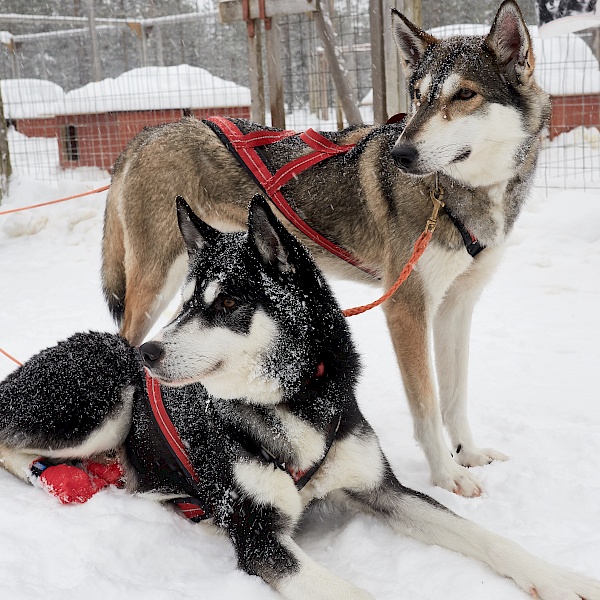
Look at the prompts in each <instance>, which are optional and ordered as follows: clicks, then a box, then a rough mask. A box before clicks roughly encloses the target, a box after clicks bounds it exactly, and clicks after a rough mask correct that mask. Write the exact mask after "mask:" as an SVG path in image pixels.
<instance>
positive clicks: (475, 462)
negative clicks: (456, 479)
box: [454, 445, 509, 467]
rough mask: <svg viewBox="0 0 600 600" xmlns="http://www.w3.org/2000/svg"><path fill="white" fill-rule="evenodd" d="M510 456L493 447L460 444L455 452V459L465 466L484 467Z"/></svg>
mask: <svg viewBox="0 0 600 600" xmlns="http://www.w3.org/2000/svg"><path fill="white" fill-rule="evenodd" d="M508 458H509V457H508V456H506V454H502V452H498V450H494V449H493V448H476V447H475V446H473V447H471V448H468V447H466V446H463V445H459V446H458V447H457V448H456V450H455V452H454V460H455V461H456V462H457V463H458V464H459V465H462V466H463V467H483V466H484V465H489V464H490V463H491V462H493V461H495V460H500V461H505V460H508Z"/></svg>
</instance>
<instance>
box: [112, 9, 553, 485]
mask: <svg viewBox="0 0 600 600" xmlns="http://www.w3.org/2000/svg"><path fill="white" fill-rule="evenodd" d="M392 20H393V24H392V27H393V31H394V35H395V39H396V42H397V46H398V49H399V52H400V55H401V57H402V59H403V63H404V67H405V71H406V74H407V79H408V81H409V92H410V95H411V97H412V99H413V103H412V109H411V114H410V116H409V118H408V119H406V120H405V121H403V122H401V123H399V124H392V125H383V126H369V127H367V126H360V127H351V128H349V129H346V130H344V131H341V132H337V133H329V134H324V135H326V136H327V137H329V138H330V139H332V140H334V141H335V142H337V143H339V144H352V143H355V144H356V147H355V148H354V149H353V150H352V151H350V152H349V153H348V154H346V155H344V156H335V157H331V158H329V159H328V160H326V161H324V162H323V163H320V164H319V165H317V166H314V167H312V168H311V169H310V170H309V171H307V172H306V173H303V174H302V175H300V176H299V177H297V178H294V179H292V180H291V181H290V182H289V183H287V184H286V185H285V186H284V189H283V191H284V193H285V194H286V198H287V199H288V201H289V202H290V204H291V205H292V206H293V207H295V209H296V210H297V211H298V212H299V214H300V215H301V216H303V218H305V220H306V221H307V222H308V224H309V225H310V226H311V227H312V228H313V229H315V230H317V231H319V232H321V233H323V234H324V235H325V236H326V237H327V238H329V239H330V240H332V241H334V242H336V243H337V244H339V245H341V246H342V247H343V248H345V249H347V250H348V251H349V252H351V253H352V254H354V255H355V256H356V257H358V259H359V260H360V262H361V263H362V265H364V266H365V267H367V268H368V269H370V270H371V271H374V272H376V273H378V274H379V276H380V281H379V282H376V281H375V280H374V279H369V277H368V276H366V275H365V274H364V273H363V272H362V271H360V270H359V269H356V268H354V267H350V266H349V265H347V264H346V263H343V261H341V260H340V259H337V258H335V257H334V256H332V255H330V254H328V253H327V252H325V251H324V250H323V249H321V248H319V247H317V246H316V245H315V244H314V243H312V242H310V241H308V240H306V239H305V238H303V237H301V239H302V240H303V242H305V244H307V245H308V246H309V248H310V250H311V251H312V252H313V255H314V256H315V257H316V259H317V261H318V263H319V265H320V266H321V267H322V268H323V269H324V270H325V272H326V273H328V274H333V275H336V276H342V277H346V278H351V279H356V280H361V281H370V282H371V283H379V284H380V285H382V286H383V288H384V289H388V288H389V287H390V286H391V285H392V283H393V282H394V281H395V280H396V278H397V277H398V275H399V273H400V271H401V270H402V268H403V266H404V264H405V263H406V261H407V260H408V258H409V256H410V255H411V252H412V248H413V244H414V242H415V241H416V239H417V238H418V237H419V234H420V233H421V232H422V231H423V229H424V227H425V223H426V221H427V219H428V217H429V215H430V213H431V208H432V204H431V201H430V192H431V191H432V189H434V187H435V183H434V182H435V178H434V173H437V174H438V175H439V181H440V183H441V185H442V186H443V188H444V190H445V195H444V201H445V202H446V206H447V207H448V209H450V210H451V211H452V213H453V214H454V215H455V216H456V217H457V218H458V219H460V221H462V223H463V224H464V225H465V227H466V228H467V229H468V230H469V231H470V232H472V233H473V234H474V235H475V236H476V237H477V238H478V239H479V240H480V242H481V243H482V244H484V245H485V246H486V249H485V250H484V251H483V252H481V253H480V254H479V255H477V256H476V257H475V258H474V259H473V258H471V256H469V254H468V253H467V252H466V250H465V247H464V244H463V240H462V238H461V235H460V233H459V232H458V230H457V228H456V227H455V225H454V224H453V222H452V221H451V220H450V218H449V217H448V215H447V214H446V213H444V212H442V213H441V215H440V218H439V221H438V228H437V230H436V231H435V234H434V237H433V240H432V242H431V244H430V245H429V247H428V249H427V251H426V252H425V254H424V255H423V257H422V258H421V260H420V261H419V264H418V266H417V269H416V270H415V271H414V272H413V273H412V275H411V276H410V277H409V279H408V280H407V282H406V283H404V284H403V285H402V286H401V287H400V289H399V290H398V291H397V292H396V294H395V295H394V297H393V298H392V299H391V300H390V301H388V302H386V303H385V304H384V305H383V310H384V312H385V315H386V318H387V322H388V325H389V330H390V334H391V337H392V340H393V344H394V349H395V352H396V355H397V358H398V364H399V366H400V370H401V373H402V377H403V381H404V387H405V391H406V395H407V398H408V402H409V405H410V409H411V413H412V415H413V420H414V430H415V437H416V439H417V441H418V443H419V444H420V446H421V447H422V449H423V451H424V453H425V455H426V457H427V460H428V462H429V466H430V469H431V477H432V481H433V483H434V484H435V485H439V486H441V487H444V488H446V489H448V490H451V491H454V492H456V493H459V494H462V495H464V496H477V495H479V494H480V493H481V491H482V486H481V485H480V483H479V482H478V481H477V479H476V478H475V477H474V476H473V475H472V474H471V473H470V472H469V470H468V469H467V468H466V467H472V466H478V465H484V464H487V463H489V462H491V461H492V460H504V459H505V458H506V457H505V456H504V455H503V454H502V453H500V452H498V451H496V450H494V449H491V448H482V447H479V446H478V445H476V443H475V440H474V438H473V435H472V432H471V429H470V426H469V422H468V418H467V370H468V354H469V335H470V325H471V315H472V311H473V307H474V305H475V303H476V301H477V299H478V297H479V296H480V294H481V291H482V289H483V287H484V286H485V284H486V282H487V281H488V280H489V279H490V277H491V276H492V274H493V272H494V270H495V269H496V266H497V265H498V263H499V261H500V258H501V256H502V253H503V249H504V247H505V245H506V240H507V237H508V235H509V234H510V232H511V230H512V229H513V226H514V224H515V221H516V219H517V217H518V215H519V212H520V210H521V208H522V206H523V204H524V202H525V200H526V198H527V195H528V192H529V189H530V187H531V181H532V176H533V173H534V170H535V166H536V161H537V156H538V151H539V145H540V136H541V132H542V130H543V128H544V126H545V124H546V122H547V120H548V117H549V110H550V109H549V107H550V104H549V100H548V97H547V95H546V94H545V93H544V92H543V91H542V90H541V89H540V88H539V87H538V85H537V83H536V82H535V79H534V75H533V70H534V64H535V62H534V56H533V52H532V43H531V40H530V37H529V33H528V31H527V28H526V25H525V23H524V21H523V18H522V15H521V13H520V10H519V8H518V6H517V5H516V4H515V2H513V0H507V1H505V2H504V3H503V4H502V5H501V7H500V9H499V11H498V13H497V15H496V18H495V20H494V23H493V25H492V28H491V31H490V33H489V35H487V36H481V37H467V36H457V37H452V38H450V39H447V40H437V39H435V38H434V37H432V36H430V35H429V34H427V33H425V32H423V31H421V30H419V29H418V28H416V27H415V26H414V25H413V24H411V23H410V22H409V21H408V20H407V19H406V18H405V17H404V16H402V15H401V14H400V13H398V12H396V11H393V12H392ZM237 122H238V124H240V125H241V126H243V127H245V128H246V129H252V128H258V127H259V126H254V125H252V124H249V123H247V122H243V121H237ZM263 151H264V152H265V154H267V155H268V158H269V160H270V161H271V162H272V164H273V166H274V167H275V168H279V167H280V166H281V165H282V164H284V163H286V162H287V161H288V160H290V159H292V158H294V157H296V156H299V155H301V154H303V153H305V152H306V151H307V149H306V147H305V146H303V144H301V143H298V141H297V140H296V139H295V138H293V139H289V140H285V141H282V142H279V143H278V144H275V145H273V146H272V147H271V146H270V147H267V148H264V149H263ZM257 191H259V190H258V189H257V186H256V185H255V184H254V183H253V181H252V180H251V179H250V177H249V176H248V175H247V174H246V173H245V171H244V170H243V169H242V168H241V167H240V166H239V165H238V163H237V162H236V160H235V158H234V157H233V156H232V155H231V154H230V153H229V152H228V151H227V150H226V148H225V147H224V146H223V144H222V143H221V141H219V139H218V138H217V136H216V135H215V134H214V133H213V131H212V130H211V129H210V128H209V127H208V126H207V125H205V124H204V123H202V122H200V121H197V120H195V119H183V120H181V121H180V122H178V123H173V124H168V125H164V126H159V127H155V128H149V129H146V130H144V131H143V132H142V133H140V134H139V135H138V136H137V137H136V138H134V139H133V140H132V141H131V142H130V144H129V145H128V146H127V148H126V149H125V150H124V151H123V153H122V154H121V156H120V157H119V159H118V161H117V163H116V165H115V168H114V173H113V178H112V184H111V188H110V192H109V195H108V202H107V207H106V216H105V226H104V237H103V264H102V279H103V288H104V293H105V296H106V300H107V302H108V304H109V307H110V309H111V311H112V313H113V315H114V316H115V318H116V320H117V321H118V323H119V324H120V325H121V333H122V334H123V335H124V336H125V338H126V339H128V340H129V341H130V342H131V343H132V344H136V345H137V344H140V343H141V342H142V341H143V340H144V338H145V336H146V335H147V333H148V332H149V330H150V328H151V326H152V325H153V324H154V323H155V321H156V319H157V318H158V316H159V315H160V313H161V312H162V310H164V308H165V306H166V305H167V303H168V302H169V300H170V299H171V298H172V296H173V295H174V293H175V291H176V290H177V288H178V286H179V285H180V284H181V281H182V279H183V277H184V274H185V262H186V260H187V257H186V253H185V249H184V245H183V243H182V242H181V238H180V236H179V233H178V231H177V223H176V216H175V211H174V210H173V207H172V204H171V202H170V200H169V199H170V198H172V197H173V195H174V194H179V195H182V196H184V197H185V198H186V199H188V201H189V202H190V205H191V206H192V208H193V209H194V211H195V212H196V213H197V214H199V215H200V216H201V217H202V219H203V220H205V221H206V222H208V223H210V224H211V225H212V226H214V227H216V228H219V229H221V230H223V231H234V230H238V229H242V228H243V227H244V226H245V219H246V216H245V213H246V202H247V198H249V197H251V196H252V195H253V194H255V193H256V192H257ZM284 222H285V220H284ZM287 226H289V227H290V228H291V227H292V226H291V225H290V224H287ZM431 338H433V341H434V343H435V367H436V370H437V384H438V385H437V386H436V374H435V372H434V364H433V363H434V359H433V356H434V354H433V348H432V341H431ZM438 386H439V388H438ZM438 395H439V401H438ZM444 426H445V428H446V430H447V433H448V436H449V438H450V442H451V446H452V453H453V455H454V456H452V454H451V453H450V452H449V450H448V446H447V443H446V440H445V437H444V431H443V428H444Z"/></svg>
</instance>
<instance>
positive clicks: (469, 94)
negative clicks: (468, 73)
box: [454, 88, 477, 100]
mask: <svg viewBox="0 0 600 600" xmlns="http://www.w3.org/2000/svg"><path fill="white" fill-rule="evenodd" d="M475 96H477V92H474V91H473V90H470V89H469V88H460V90H458V92H456V94H454V100H470V99H471V98H474V97H475Z"/></svg>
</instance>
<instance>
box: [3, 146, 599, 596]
mask: <svg viewBox="0 0 600 600" xmlns="http://www.w3.org/2000/svg"><path fill="white" fill-rule="evenodd" d="M546 152H547V151H546ZM17 173H18V171H17ZM79 176H80V179H82V180H80V181H77V180H71V179H70V180H63V181H60V182H59V183H57V184H54V185H51V184H48V183H41V182H39V181H36V180H35V179H33V178H31V177H26V176H23V175H19V174H17V175H16V176H15V178H14V179H13V181H12V185H11V190H10V194H9V196H8V197H7V198H5V199H4V201H3V204H2V206H1V207H0V210H8V209H11V208H16V207H20V206H27V205H30V204H34V203H39V202H44V201H47V200H52V199H55V198H61V197H64V196H68V195H71V194H75V193H78V192H81V191H86V190H90V189H94V188H96V187H100V186H102V185H105V184H106V183H108V180H107V179H105V178H101V177H99V176H98V175H97V173H96V172H94V171H81V172H80V174H79ZM86 177H88V180H85V178H86ZM565 177H566V176H565ZM566 183H567V185H566V187H565V191H562V190H559V191H557V190H554V189H551V190H548V191H546V190H545V189H542V188H537V189H536V190H535V191H534V193H533V195H532V198H531V199H530V201H529V203H528V205H527V208H526V210H525V212H524V214H523V215H522V217H521V219H520V221H519V222H518V225H517V227H516V231H515V232H514V235H513V236H512V241H511V243H510V245H509V247H508V249H507V252H506V258H505V261H504V262H503V263H502V265H501V267H500V270H499V272H498V274H497V275H496V277H495V278H494V280H493V281H492V283H491V284H490V285H489V286H488V288H487V289H486V290H485V292H484V294H483V297H482V299H481V301H480V303H479V305H478V307H477V310H476V313H475V317H474V323H473V329H472V343H471V364H470V394H469V396H470V416H471V422H472V426H473V429H474V431H475V435H476V440H477V441H478V442H479V443H480V444H481V445H489V446H492V447H495V448H497V449H498V450H500V451H503V452H505V453H507V454H508V455H509V456H510V457H511V460H509V461H508V462H506V463H494V464H491V465H489V466H486V467H480V468H476V469H474V471H475V474H476V476H477V477H478V478H479V479H480V480H481V481H482V482H483V484H484V486H485V488H486V494H485V495H484V496H483V497H482V498H479V499H464V498H460V497H457V496H454V495H452V494H450V493H449V492H446V491H445V490H442V489H439V488H433V487H432V486H431V485H430V483H429V470H428V467H427V464H426V461H425V458H424V455H423V453H422V451H421V450H420V449H419V448H418V447H417V446H416V444H415V442H414V438H413V435H412V420H411V416H410V414H409V410H408V407H407V404H406V401H405V399H404V396H403V392H402V384H401V381H400V377H399V374H398V368H397V365H396V361H395V358H394V353H393V349H392V346H391V343H390V340H389V336H388V333H387V330H386V327H385V322H384V318H383V315H382V313H381V309H376V310H374V311H371V312H370V313H367V314H365V315H362V316H357V317H352V319H351V321H350V323H351V327H352V329H353V332H354V335H355V338H356V341H357V344H358V348H359V351H360V352H361V355H362V358H363V362H364V373H363V376H362V379H361V383H360V386H359V390H358V397H359V402H360V404H361V407H362V409H363V411H364V413H365V415H366V416H367V418H368V419H369V420H370V422H371V424H372V425H373V427H374V428H375V430H376V431H377V432H378V434H379V436H380V439H381V444H382V447H383V449H384V451H385V452H386V454H387V456H388V458H389V460H390V462H391V464H392V467H393V468H394V470H395V472H396V473H397V475H398V476H399V478H400V479H401V481H402V482H403V483H404V484H406V485H409V486H411V487H414V488H416V489H418V490H421V491H423V492H426V493H428V494H430V495H432V496H434V497H435V498H436V499H437V500H439V501H440V502H443V503H444V504H446V505H447V506H449V507H450V508H452V509H453V510H455V511H456V512H458V513H459V514H461V515H463V516H465V517H467V518H469V519H472V520H474V521H476V522H478V523H480V524H482V525H484V526H486V527H488V528H490V529H493V530H494V531H496V532H498V533H501V534H503V535H505V536H507V537H509V538H511V539H513V540H515V541H518V542H519V543H521V544H522V545H523V546H525V547H526V548H527V549H529V550H530V551H532V552H534V553H536V554H538V555H539V556H542V557H544V558H545V559H547V560H550V561H552V562H554V563H557V564H560V565H562V566H566V567H570V568H573V569H578V570H580V571H582V572H584V573H586V574H588V575H590V576H593V577H596V578H600V560H599V558H600V553H599V548H600V503H599V502H598V498H599V497H600V469H599V468H598V456H600V435H598V432H599V431H600V402H599V400H600V380H599V379H598V377H597V373H598V366H599V365H600V350H599V344H598V338H599V336H600V324H599V321H598V318H597V307H598V306H599V305H600V277H599V275H600V233H599V232H598V228H597V223H598V222H600V191H599V190H597V189H596V190H593V191H587V192H586V191H580V190H578V191H569V187H568V181H567V182H566ZM104 200H105V193H103V194H97V195H93V196H88V197H85V198H82V199H79V200H74V201H71V202H66V203H62V204H57V205H54V206H51V207H47V208H40V209H36V210H33V211H28V212H23V213H17V214H12V215H8V216H0V274H1V278H2V285H1V286H0V303H1V306H2V307H3V310H2V311H1V312H0V332H2V335H1V336H0V347H1V348H3V349H4V350H6V351H7V352H9V353H11V354H12V355H13V356H15V357H17V358H19V359H20V360H26V359H27V358H28V357H30V356H31V355H32V354H34V353H36V352H38V351H39V350H41V349H42V348H44V347H47V346H49V345H52V344H54V343H55V342H56V341H57V340H59V339H64V338H65V337H67V336H69V335H70V334H71V333H73V332H75V331H86V330H89V329H95V330H108V331H114V330H115V327H114V325H113V323H112V321H111V319H110V317H109V314H108V311H107V309H106V307H105V305H104V301H103V299H102V295H101V291H100V280H99V267H100V239H101V232H102V216H103V209H104ZM334 285H335V289H336V292H337V293H338V295H339V298H340V302H341V304H342V306H343V307H349V306H355V305H358V304H363V303H366V302H368V301H371V300H373V299H374V296H375V295H376V291H375V290H374V289H371V288H366V287H361V286H358V285H356V284H350V283H347V282H335V284H334ZM13 368H14V365H13V364H12V363H11V362H10V361H9V360H8V359H6V358H5V357H4V356H2V355H0V378H3V377H5V376H6V375H7V374H8V373H9V372H10V371H11V370H12V369H13ZM0 532H1V534H2V542H3V543H2V544H0V563H1V564H2V565H3V567H4V569H5V572H6V573H10V576H7V577H3V578H2V579H1V580H0V596H2V597H4V598H10V599H11V600H29V599H31V600H33V599H35V600H37V599H39V598H41V597H44V598H48V599H50V600H52V599H56V600H75V599H79V598H86V600H96V599H97V600H104V599H105V598H111V599H123V600H125V599H127V600H136V599H140V600H141V599H144V600H167V599H169V600H170V599H171V598H174V597H177V598H180V599H181V600H185V599H190V600H191V599H194V600H196V599H197V598H210V599H211V600H220V599H223V600H226V599H227V600H229V599H230V598H234V597H240V598H245V599H246V600H268V599H270V598H273V599H274V598H276V597H277V596H276V594H275V593H274V592H272V591H271V590H270V589H268V587H267V586H266V585H265V584H264V583H263V582H262V581H260V580H259V579H258V578H256V577H249V576H247V575H245V574H244V573H242V572H240V571H239V570H237V569H236V562H235V557H234V552H233V549H232V547H231V545H230V543H229V541H228V540H227V539H226V538H225V537H224V536H223V535H218V534H215V533H214V532H212V531H211V530H210V529H207V528H206V527H204V526H202V525H192V524H190V523H189V522H187V521H185V520H184V519H183V518H181V517H179V516H177V515H176V514H174V513H173V512H171V511H170V510H168V509H166V508H164V507H162V506H160V505H158V504H155V503H153V502H151V501H149V500H147V499H144V498H137V497H132V496H129V495H127V494H126V493H125V492H124V491H122V490H116V489H110V490H108V491H102V492H101V493H99V494H97V495H96V496H94V497H93V498H92V499H91V500H90V501H89V502H88V503H86V504H84V505H77V506H62V505H60V504H59V503H58V501H57V500H56V499H55V498H53V497H51V496H50V495H48V494H47V493H45V492H44V491H42V490H40V489H37V488H34V487H32V486H28V485H26V484H24V483H23V482H21V481H20V480H17V479H16V478H14V477H13V476H11V475H10V474H8V473H7V472H4V471H0ZM298 540H299V543H300V545H301V546H302V547H303V549H304V550H306V552H307V553H308V554H309V555H310V556H311V557H313V558H314V559H316V560H317V561H318V562H319V563H321V564H323V565H325V566H326V567H327V568H329V569H330V570H332V571H334V572H335V573H337V574H338V575H340V576H343V577H345V578H347V579H350V580H352V581H353V582H354V583H356V584H357V585H360V586H362V587H364V588H365V589H368V590H369V591H370V592H371V593H373V594H374V596H375V597H376V598H378V600H392V599H394V600H396V599H397V598H398V597H400V595H401V597H406V598H413V597H418V598H431V599H434V600H435V599H438V598H439V599H441V598H444V599H445V600H459V599H460V600H480V599H481V598H485V599H486V600H506V599H507V598H515V599H517V598H522V599H523V600H525V598H527V595H526V594H524V593H523V592H521V591H519V590H518V589H517V587H516V586H515V585H513V584H512V583H511V582H510V581H507V580H504V579H501V578H499V577H498V576H496V575H495V574H493V573H492V572H491V571H490V570H489V569H487V568H485V567H483V566H482V565H480V564H478V563H477V562H474V561H472V560H469V559H466V558H464V557H461V556H459V555H455V554H452V553H451V552H448V551H445V550H443V549H440V548H437V547H426V546H424V545H423V544H420V543H418V542H416V541H414V540H411V539H407V538H403V537H400V536H398V535H396V534H394V533H393V532H391V531H389V530H388V529H387V528H386V526H384V525H383V524H381V523H378V522H376V521H375V520H374V519H373V518H371V517H369V516H364V515H349V514H341V513H338V512H331V511H327V510H321V511H318V512H316V513H315V514H314V515H311V517H310V518H309V519H307V521H306V524H305V527H304V529H303V531H302V532H301V534H300V535H299V537H298Z"/></svg>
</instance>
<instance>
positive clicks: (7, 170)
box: [0, 94, 12, 204]
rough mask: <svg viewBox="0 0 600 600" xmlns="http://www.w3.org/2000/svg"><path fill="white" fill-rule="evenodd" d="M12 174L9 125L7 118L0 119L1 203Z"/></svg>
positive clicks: (0, 113)
mask: <svg viewBox="0 0 600 600" xmlns="http://www.w3.org/2000/svg"><path fill="white" fill-rule="evenodd" d="M3 114H4V106H3V103H2V94H0V115H3ZM11 175H12V166H11V164H10V152H9V149H8V127H7V126H6V119H0V204H2V198H3V197H4V195H5V194H7V193H8V184H9V182H10V176H11Z"/></svg>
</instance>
